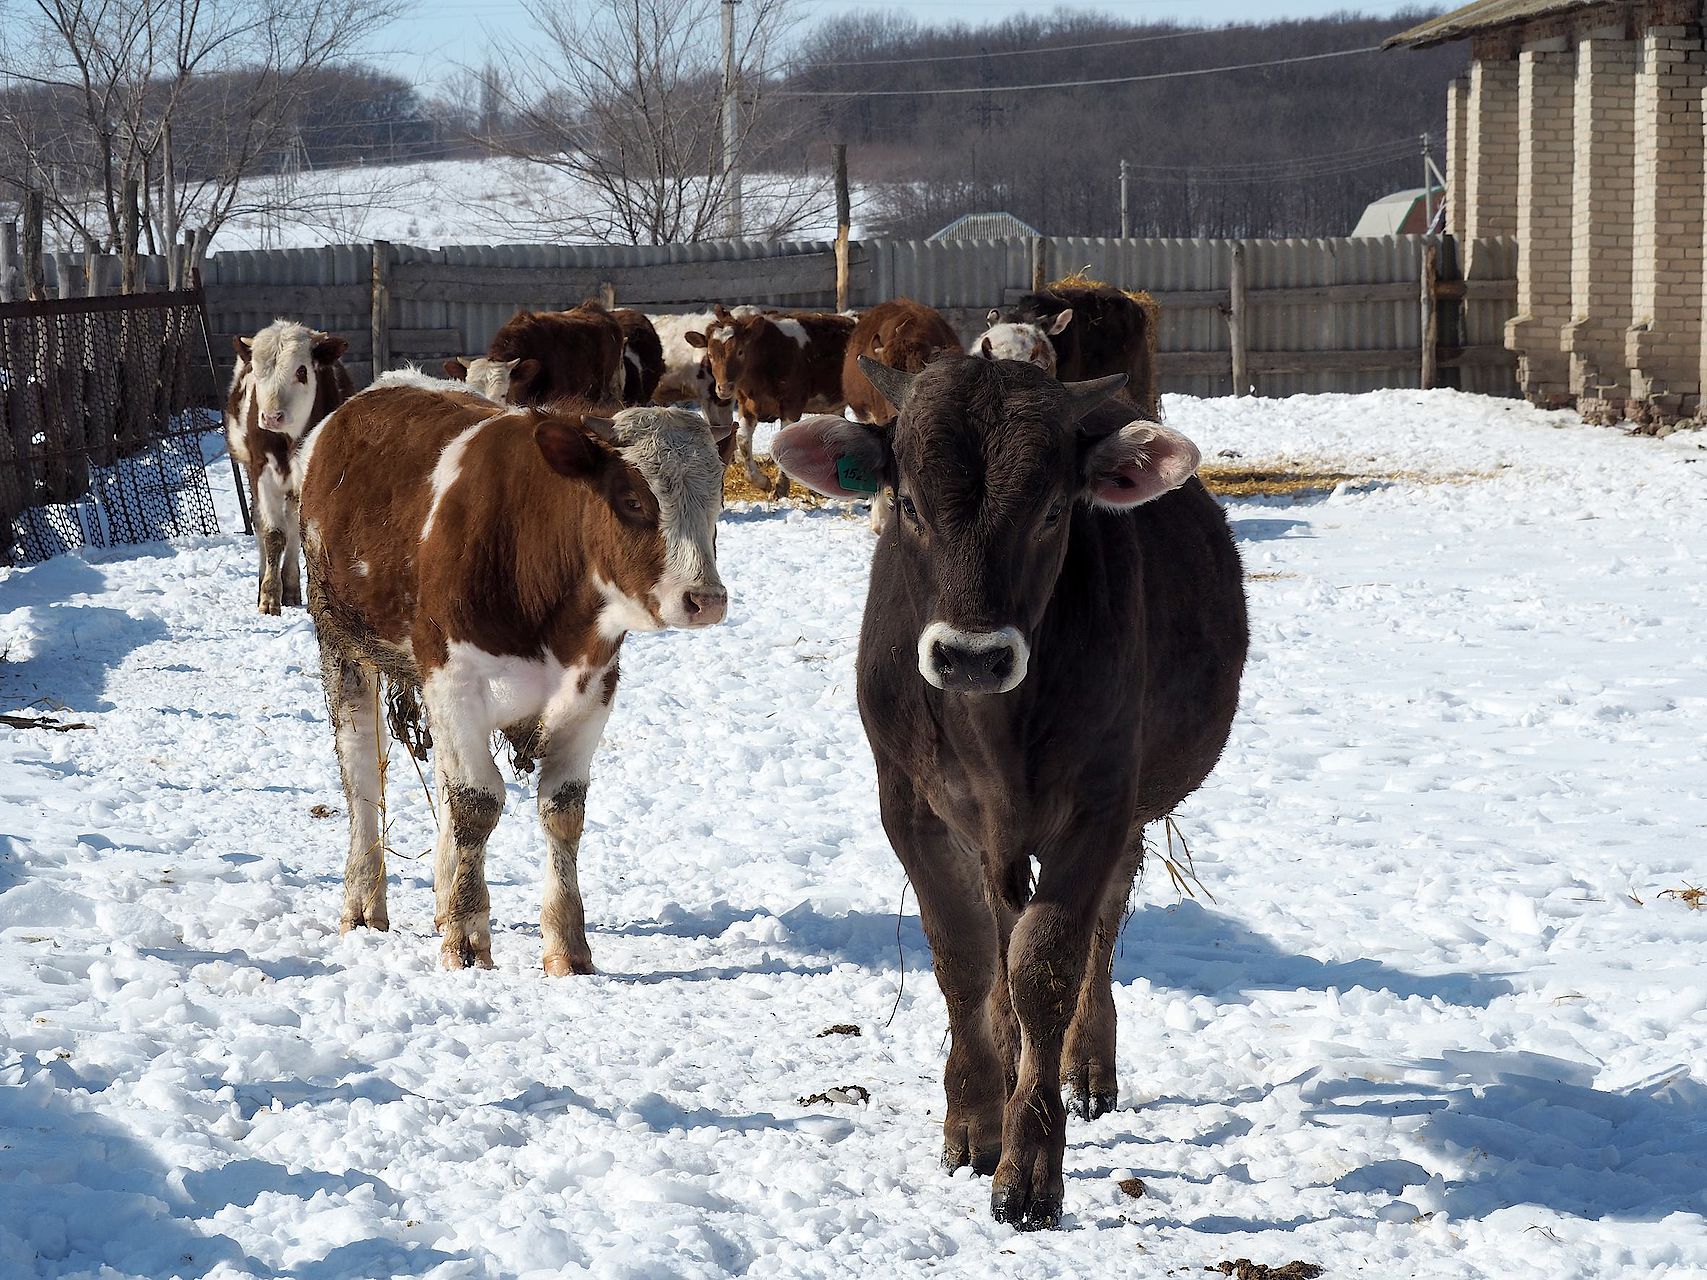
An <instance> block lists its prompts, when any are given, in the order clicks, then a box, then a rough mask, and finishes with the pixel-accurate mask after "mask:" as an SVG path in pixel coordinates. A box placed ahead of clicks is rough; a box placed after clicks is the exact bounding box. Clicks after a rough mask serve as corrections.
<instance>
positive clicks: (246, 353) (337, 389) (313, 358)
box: [225, 320, 355, 614]
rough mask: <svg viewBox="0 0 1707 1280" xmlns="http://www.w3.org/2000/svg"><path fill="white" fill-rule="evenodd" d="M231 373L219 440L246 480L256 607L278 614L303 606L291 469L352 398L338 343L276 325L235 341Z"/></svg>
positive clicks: (288, 324)
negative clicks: (256, 570)
mask: <svg viewBox="0 0 1707 1280" xmlns="http://www.w3.org/2000/svg"><path fill="white" fill-rule="evenodd" d="M231 345H232V348H233V349H234V350H235V351H236V353H237V366H236V368H235V369H233V370H232V373H231V387H230V389H229V391H228V392H227V393H226V397H225V440H226V443H227V444H228V445H229V446H230V448H231V456H232V457H234V458H236V459H237V460H238V461H239V462H241V463H242V464H243V469H244V471H245V472H246V473H247V474H248V477H249V511H250V516H251V522H252V523H253V524H254V526H255V546H256V548H257V550H258V551H259V553H260V560H261V571H260V584H259V586H258V588H257V590H256V600H255V603H256V606H257V607H258V608H259V609H260V611H261V612H262V613H272V614H276V613H278V612H280V611H281V607H282V606H283V605H287V604H288V605H299V604H301V603H302V568H301V565H300V563H299V553H300V550H301V536H300V528H299V525H298V522H297V497H298V492H297V487H296V483H295V481H294V479H293V463H294V461H295V458H296V455H297V453H298V451H299V450H301V449H302V447H303V444H304V442H305V441H306V440H307V439H308V438H309V435H310V433H311V432H313V430H314V428H315V426H316V425H317V424H318V423H319V422H320V420H321V419H322V418H324V417H325V416H326V415H327V414H329V413H331V412H332V410H334V409H336V408H337V407H338V406H339V405H340V404H342V403H343V402H344V401H345V400H347V399H349V398H350V396H351V395H352V394H353V393H354V392H355V384H354V383H353V382H351V381H350V375H349V372H348V370H346V369H345V368H344V366H343V364H342V363H341V357H342V356H343V354H344V352H345V350H347V349H348V345H349V344H348V343H346V342H345V341H344V340H343V339H342V338H339V337H336V336H333V335H330V334H325V333H318V332H316V331H314V330H312V329H310V328H309V327H308V326H307V325H303V324H297V323H296V322H295V321H293V320H275V321H273V322H272V323H271V324H270V325H268V326H267V327H266V328H265V329H262V330H261V331H260V332H259V333H257V334H256V335H255V336H254V337H252V338H233V339H232V342H231Z"/></svg>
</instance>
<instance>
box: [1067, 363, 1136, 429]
mask: <svg viewBox="0 0 1707 1280" xmlns="http://www.w3.org/2000/svg"><path fill="white" fill-rule="evenodd" d="M1125 385H1126V375H1125V374H1124V373H1111V374H1109V375H1108V377H1106V378H1092V379H1091V380H1090V381H1089V382H1063V383H1062V384H1061V386H1062V389H1063V390H1065V391H1066V393H1067V421H1068V422H1077V421H1078V420H1079V419H1080V418H1083V417H1084V416H1085V415H1086V414H1087V413H1089V412H1090V411H1091V410H1092V409H1094V408H1096V407H1097V406H1098V405H1099V404H1101V403H1102V402H1103V401H1104V400H1107V399H1108V398H1109V397H1110V396H1111V395H1113V394H1114V393H1115V392H1116V391H1119V390H1120V389H1121V388H1122V387H1124V386H1125Z"/></svg>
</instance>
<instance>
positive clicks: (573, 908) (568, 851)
mask: <svg viewBox="0 0 1707 1280" xmlns="http://www.w3.org/2000/svg"><path fill="white" fill-rule="evenodd" d="M585 678H586V679H587V681H588V683H587V687H586V688H585V689H584V690H580V691H578V692H577V694H576V695H575V696H574V699H573V702H572V704H570V705H566V706H564V707H561V708H548V709H547V711H546V715H545V718H544V721H543V723H542V724H541V726H540V728H541V733H542V738H543V742H544V750H543V752H542V753H541V756H540V770H539V822H540V825H541V826H542V827H544V828H545V844H546V858H545V896H544V900H543V902H542V903H541V906H540V913H539V932H540V936H541V937H542V938H543V939H544V941H545V954H544V958H543V965H544V968H545V971H546V972H547V973H548V974H550V975H551V976H552V977H554V978H560V977H563V976H565V975H567V974H571V973H592V972H593V952H592V948H591V947H589V946H588V945H587V914H586V909H585V908H584V907H583V906H582V904H581V882H580V874H579V867H578V862H579V858H580V853H581V828H582V826H583V824H584V823H585V821H586V816H587V783H588V777H589V773H588V771H589V767H590V766H591V764H592V760H593V752H594V751H596V750H597V749H598V745H599V739H600V738H601V737H602V736H603V735H604V730H605V722H606V721H607V720H609V719H610V708H611V703H612V701H613V700H614V699H615V697H616V682H617V668H616V664H615V662H612V663H611V665H610V666H609V667H608V668H607V669H606V670H604V671H595V672H593V673H591V675H590V676H588V677H585ZM565 692H566V693H567V690H566V691H565Z"/></svg>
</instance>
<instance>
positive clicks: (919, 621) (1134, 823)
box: [775, 356, 1246, 1228]
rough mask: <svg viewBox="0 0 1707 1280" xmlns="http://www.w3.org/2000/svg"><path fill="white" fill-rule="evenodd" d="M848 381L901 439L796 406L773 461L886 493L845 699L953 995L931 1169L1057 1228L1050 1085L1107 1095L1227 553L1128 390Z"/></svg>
mask: <svg viewBox="0 0 1707 1280" xmlns="http://www.w3.org/2000/svg"><path fill="white" fill-rule="evenodd" d="M864 367H865V372H866V374H867V376H868V377H870V378H871V380H872V381H873V382H875V383H876V384H877V385H878V386H879V387H880V388H882V389H883V390H884V393H885V394H886V395H888V396H889V397H890V400H891V402H892V403H893V404H895V405H897V406H898V407H899V409H900V417H899V419H898V421H897V423H896V425H895V428H894V430H893V432H883V431H880V430H878V429H876V428H873V427H869V426H864V425H861V424H858V423H853V422H848V421H845V420H843V419H840V418H816V417H815V418H809V419H806V420H804V421H802V422H800V423H798V424H796V425H795V426H793V427H790V428H787V429H786V430H784V431H783V432H782V433H781V434H779V435H778V437H777V439H776V444H775V455H776V458H777V461H778V463H780V464H781V466H782V467H783V468H784V469H785V470H787V471H788V472H790V473H791V474H792V475H793V476H794V477H795V478H796V479H798V480H800V481H801V482H802V483H804V484H807V485H810V486H811V487H812V488H814V489H816V490H818V491H819V492H820V493H825V494H831V495H835V496H838V497H851V496H854V495H855V494H857V493H859V492H861V491H864V490H866V489H868V488H870V487H873V486H876V487H882V488H885V489H888V490H889V491H890V492H891V493H893V494H894V496H895V500H896V503H897V506H898V511H899V514H898V516H897V518H896V519H895V520H894V521H893V522H892V524H891V525H890V527H889V528H888V529H887V530H886V531H885V532H884V534H883V536H882V537H881V538H879V539H878V543H877V549H876V553H875V555H874V557H873V559H872V566H871V586H870V593H869V595H868V596H867V599H866V608H865V622H864V626H863V629H862V632H861V635H860V647H859V663H858V679H859V707H860V714H861V717H862V718H863V720H864V722H865V728H866V733H867V735H868V736H869V738H870V740H871V747H872V752H873V754H874V756H875V757H876V761H877V778H878V798H879V802H880V806H881V810H882V815H883V826H884V829H885V830H886V831H887V832H888V834H889V838H890V841H891V842H892V843H893V845H894V847H895V852H896V853H897V854H898V855H899V856H900V859H901V862H902V864H903V866H904V867H905V868H906V871H907V876H908V879H909V880H910V881H911V882H912V885H913V888H914V889H915V891H916V892H917V893H918V897H919V915H920V918H921V920H922V922H923V924H924V928H925V933H926V935H927V937H928V938H929V939H930V943H931V950H932V957H933V960H934V963H935V966H936V974H937V981H938V983H939V984H940V985H941V987H942V991H943V996H944V998H945V1000H946V1001H947V1005H948V1018H949V1028H950V1032H951V1035H952V1040H951V1044H950V1048H949V1053H948V1064H947V1068H946V1071H945V1075H944V1083H945V1086H946V1092H947V1101H948V1109H947V1114H946V1118H945V1120H944V1125H943V1135H944V1139H943V1160H944V1162H945V1163H946V1164H947V1166H948V1167H949V1168H951V1169H952V1168H957V1167H959V1166H962V1165H967V1164H970V1165H971V1166H972V1168H973V1169H974V1171H976V1172H980V1173H989V1172H992V1171H993V1172H994V1174H995V1181H994V1185H993V1188H992V1194H991V1209H992V1211H993V1212H994V1214H995V1216H996V1217H997V1218H999V1219H1001V1220H1003V1221H1006V1222H1010V1223H1013V1224H1014V1225H1016V1226H1019V1227H1025V1228H1031V1227H1047V1226H1053V1225H1055V1224H1056V1223H1057V1222H1058V1220H1059V1218H1060V1214H1061V1201H1062V1177H1061V1163H1062V1153H1063V1150H1064V1146H1065V1127H1066V1118H1067V1113H1066V1109H1065V1106H1064V1105H1063V1100H1062V1086H1063V1084H1065V1085H1066V1087H1067V1090H1068V1091H1069V1092H1070V1094H1071V1097H1072V1099H1073V1102H1074V1106H1075V1109H1076V1110H1078V1111H1079V1112H1080V1114H1082V1115H1084V1116H1086V1117H1094V1116H1097V1115H1101V1114H1102V1113H1103V1112H1105V1111H1107V1110H1108V1109H1110V1108H1111V1107H1113V1106H1114V1104H1115V1101H1116V1098H1117V1096H1118V1091H1117V1088H1116V1084H1115V1078H1114V1047H1115V1014H1114V1003H1113V998H1112V994H1111V991H1110V981H1111V979H1110V958H1111V955H1112V949H1113V946H1114V941H1115V937H1116V935H1117V933H1118V932H1119V927H1120V919H1121V913H1122V909H1123V907H1124V905H1125V902H1126V897H1127V894H1128V892H1129V890H1130V888H1131V885H1132V880H1133V876H1134V875H1135V874H1136V872H1137V870H1138V869H1139V867H1140V865H1141V862H1142V858H1143V844H1142V838H1143V832H1144V828H1145V826H1146V825H1147V824H1149V823H1153V822H1157V821H1160V820H1161V819H1162V818H1164V817H1165V816H1166V815H1167V814H1169V813H1170V812H1172V811H1173V809H1174V807H1175V806H1176V805H1178V804H1179V803H1180V802H1181V801H1182V800H1183V799H1185V797H1186V796H1188V795H1190V794H1191V793H1192V792H1193V791H1194V790H1196V788H1197V787H1198V785H1199V784H1200V783H1202V781H1203V779H1204V777H1205V776H1206V775H1207V774H1208V773H1209V770H1210V769H1211V768H1212V767H1213V766H1214V764H1215V761H1216V759H1217V758H1218V757H1219V755H1220V753H1221V749H1222V747H1223V745H1224V744H1225V742H1226V739H1227V732H1228V728H1229V726H1230V724H1231V723H1232V719H1233V712H1234V707H1235V705H1236V703H1237V700H1238V691H1239V678H1240V672H1241V670H1242V668H1243V665H1244V658H1245V647H1246V621H1245V600H1244V589H1243V584H1242V577H1241V571H1240V567H1239V557H1238V553H1237V551H1236V550H1235V548H1234V545H1233V540H1232V537H1231V535H1230V534H1229V532H1228V529H1227V524H1226V521H1225V519H1224V518H1223V517H1222V514H1221V510H1220V508H1219V507H1218V506H1217V505H1216V502H1215V500H1214V498H1212V497H1211V496H1210V495H1209V492H1208V491H1207V490H1206V489H1205V488H1204V487H1203V485H1202V483H1201V482H1200V481H1198V480H1197V479H1196V478H1195V476H1194V475H1193V471H1194V470H1195V468H1196V466H1197V461H1198V454H1197V450H1196V448H1195V447H1194V446H1193V445H1192V444H1191V442H1190V441H1188V440H1186V439H1185V438H1184V437H1182V436H1179V435H1177V434H1175V433H1174V432H1172V431H1169V430H1168V429H1167V428H1166V427H1162V426H1160V425H1158V424H1156V423H1154V422H1144V421H1134V412H1133V409H1132V407H1131V405H1130V404H1129V403H1128V402H1126V401H1124V400H1122V399H1118V398H1116V399H1109V397H1110V395H1111V394H1112V393H1113V392H1114V391H1115V390H1116V388H1117V387H1118V386H1119V384H1120V382H1121V379H1120V378H1119V377H1115V378H1111V379H1103V380H1101V381H1098V382H1093V383H1088V384H1083V383H1082V384H1076V385H1075V384H1062V383H1059V382H1056V381H1055V380H1054V379H1051V378H1049V377H1046V376H1045V375H1044V374H1043V373H1042V372H1041V371H1039V370H1038V369H1035V368H1033V367H1032V366H1030V365H1025V364H1019V363H1016V362H1012V361H999V362H990V361H984V360H979V359H976V358H972V357H959V356H947V357H944V358H942V359H940V360H938V361H936V362H935V363H933V364H931V365H930V366H929V367H928V368H926V369H925V371H924V372H923V373H920V374H918V375H916V376H909V375H907V374H903V373H898V372H896V371H894V370H891V369H885V368H883V367H882V366H880V365H876V364H871V363H867V364H866V365H865V366H864ZM1034 859H1035V862H1036V866H1037V869H1038V870H1037V874H1036V878H1035V883H1034V882H1033V873H1032V866H1033V860H1034Z"/></svg>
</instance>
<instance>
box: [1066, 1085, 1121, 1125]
mask: <svg viewBox="0 0 1707 1280" xmlns="http://www.w3.org/2000/svg"><path fill="white" fill-rule="evenodd" d="M1119 1103H1120V1094H1119V1093H1118V1092H1115V1093H1100V1092H1096V1091H1092V1092H1089V1093H1082V1092H1080V1091H1079V1090H1077V1089H1074V1090H1072V1091H1070V1092H1069V1093H1068V1094H1067V1110H1068V1112H1070V1113H1071V1114H1073V1115H1076V1116H1078V1117H1079V1119H1081V1120H1100V1119H1102V1117H1104V1116H1106V1115H1107V1114H1108V1113H1109V1112H1110V1111H1113V1110H1114V1109H1115V1107H1116V1106H1118V1105H1119Z"/></svg>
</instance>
